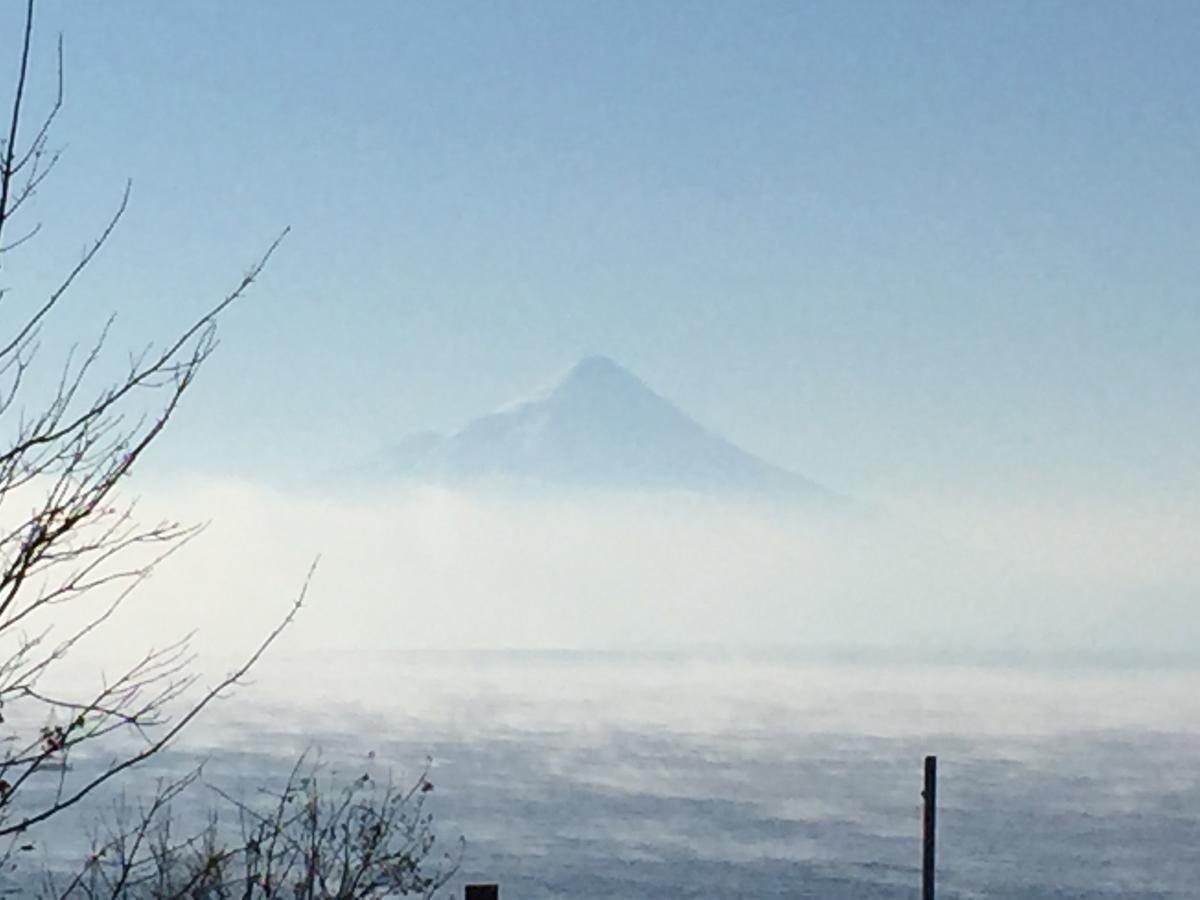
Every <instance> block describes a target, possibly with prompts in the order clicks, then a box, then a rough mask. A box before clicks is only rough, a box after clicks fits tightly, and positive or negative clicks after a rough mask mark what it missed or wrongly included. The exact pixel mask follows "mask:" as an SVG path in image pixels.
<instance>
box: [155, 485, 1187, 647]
mask: <svg viewBox="0 0 1200 900" xmlns="http://www.w3.org/2000/svg"><path fill="white" fill-rule="evenodd" d="M144 493H145V497H144V500H143V502H142V511H143V513H144V514H146V515H147V516H151V517H153V516H156V515H158V514H160V513H161V514H164V515H166V514H169V515H172V516H175V517H182V518H183V519H184V520H189V519H192V520H211V525H210V527H209V528H208V530H207V531H206V532H205V533H204V534H202V535H201V536H200V537H199V538H198V539H197V540H196V541H195V542H194V543H193V544H192V545H191V546H190V547H188V548H186V549H185V550H184V552H183V553H182V554H180V555H178V556H177V557H176V558H174V559H172V560H170V561H169V562H168V563H167V564H166V565H165V566H164V567H163V568H162V570H161V571H160V572H159V573H158V574H156V576H155V577H154V579H153V580H152V581H151V582H150V583H149V584H148V585H147V586H146V587H145V589H144V590H143V591H142V592H141V593H140V594H139V596H138V597H137V598H136V600H135V601H134V606H135V607H136V610H137V611H136V613H135V615H136V616H137V621H138V622H139V627H138V629H137V630H138V632H139V633H142V634H145V633H157V632H158V631H160V630H164V629H165V630H170V629H171V628H174V629H175V630H180V629H186V628H190V627H192V626H198V627H199V628H200V629H201V633H202V640H203V641H205V642H206V643H207V642H209V641H211V642H213V643H214V645H217V646H220V647H224V648H235V647H237V646H244V645H245V644H247V643H248V642H249V640H250V639H251V638H252V637H253V636H254V635H259V634H261V633H262V632H263V631H264V629H266V628H268V627H269V626H270V624H271V623H272V622H273V621H275V620H277V619H278V617H279V616H280V615H281V614H282V613H283V612H284V611H285V609H286V606H287V604H288V603H289V601H290V599H291V598H292V597H293V596H294V595H295V594H296V592H297V591H298V590H299V588H300V585H301V583H302V581H303V578H304V574H305V572H306V570H307V568H308V566H309V564H310V563H311V561H312V559H313V558H314V557H316V556H317V555H318V554H319V555H320V556H321V563H320V567H319V570H318V573H317V576H316V578H315V581H314V584H313V587H312V591H311V594H310V601H309V605H308V608H307V609H306V610H305V611H304V613H303V615H302V616H301V619H300V621H299V623H298V624H297V625H296V627H295V628H294V629H293V631H292V632H291V633H290V634H289V635H288V638H287V641H288V645H289V646H290V647H292V648H293V649H298V648H313V649H316V648H319V647H338V648H358V647H362V648H379V649H385V648H389V647H433V648H441V647H453V648H463V647H505V648H511V647H535V648H604V649H611V648H661V647H678V646H696V645H705V646H714V645H715V646H722V647H729V648H740V649H745V648H748V647H751V648H752V647H767V646H769V647H775V648H781V649H785V648H831V647H838V648H887V649H893V650H899V651H903V652H914V653H924V652H930V653H947V652H949V653H961V654H970V653H973V652H976V651H979V652H1000V653H1008V652H1016V651H1035V652H1047V651H1065V652H1070V653H1079V652H1085V653H1086V652H1101V653H1122V652H1132V653H1151V654H1153V653H1159V652H1169V653H1186V652H1188V651H1190V650H1191V648H1192V647H1194V646H1198V645H1200V644H1197V638H1200V611H1198V608H1200V589H1198V586H1200V563H1198V562H1197V558H1196V555H1195V554H1194V552H1193V551H1192V549H1191V547H1190V546H1189V545H1188V542H1187V541H1186V540H1184V536H1186V535H1187V534H1194V533H1195V529H1189V528H1187V527H1186V526H1187V523H1188V522H1189V521H1190V522H1193V523H1195V522H1196V521H1197V519H1198V518H1200V517H1196V516H1194V515H1192V516H1191V517H1190V518H1189V515H1188V513H1187V511H1181V510H1175V511H1168V512H1164V511H1161V510H1144V511H1142V512H1141V513H1140V514H1139V515H1130V512H1129V511H1128V510H1125V509H1115V508H1113V509H1104V508H1091V509H1076V510H1067V511H1064V510H1062V509H1035V508H1025V509H1018V508H999V507H996V506H991V507H989V506H986V505H978V506H974V507H971V506H964V505H958V506H955V507H950V506H942V507H937V508H933V507H930V506H928V505H926V506H925V507H919V506H917V505H916V504H913V505H910V506H909V507H908V508H907V509H906V508H905V507H904V506H903V505H899V506H897V507H896V508H895V511H894V512H891V513H888V514H886V515H882V514H867V513H856V514H853V515H837V516H831V515H827V514H820V515H806V514H801V513H794V512H785V511H781V510H779V509H769V508H764V507H760V506H753V505H746V504H739V503H734V502H725V501H716V500H709V499H699V498H696V497H687V496H680V495H669V494H668V495H639V494H624V495H614V494H590V495H589V494H574V495H571V496H557V497H555V496H542V497H537V498H531V497H522V498H517V497H513V496H511V495H500V494H486V495H483V494H479V495H472V494H466V493H460V492H452V491H445V490H434V489H402V488H390V489H385V490H382V491H380V492H377V493H373V494H370V495H366V494H362V493H359V494H357V495H350V494H346V495H341V496H332V495H327V496H319V495H315V494H313V495H308V496H303V495H296V494H290V495H285V494H283V493H279V492H275V491H271V490H267V489H264V488H260V487H256V486H252V485H248V484H243V483H235V482H219V483H217V482H210V483H194V484H192V485H190V486H187V487H178V488H174V489H170V490H163V489H156V490H154V491H147V492H144ZM909 514H911V515H909ZM913 521H920V522H921V523H922V526H921V527H920V528H918V527H915V526H913V525H912V524H911V522H913Z"/></svg>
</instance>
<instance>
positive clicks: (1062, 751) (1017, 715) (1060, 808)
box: [55, 652, 1200, 900]
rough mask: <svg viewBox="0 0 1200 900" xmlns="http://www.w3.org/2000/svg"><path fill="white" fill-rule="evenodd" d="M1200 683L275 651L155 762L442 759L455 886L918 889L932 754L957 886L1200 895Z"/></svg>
mask: <svg viewBox="0 0 1200 900" xmlns="http://www.w3.org/2000/svg"><path fill="white" fill-rule="evenodd" d="M1196 686H1197V673H1196V672H1195V671H1192V670H1188V669H1176V670H1168V671H1147V670H1138V669H1126V670H1115V671H1101V670H1097V669H1091V670H1087V669H1075V670H1070V671H1066V670H1052V669H1047V668H1026V669H1011V668H1003V667H996V666H992V667H970V666H936V667H930V666H920V665H915V664H892V665H883V664H879V663H867V662H861V661H860V662H852V663H851V662H846V663H839V662H834V661H828V660H826V661H814V660H805V659H802V658H788V657H784V656H779V655H770V656H764V657H761V658H754V657H753V656H745V655H743V656H737V657H731V656H716V655H711V654H710V655H707V656H705V655H682V654H680V655H671V654H657V655H656V654H643V655H638V654H622V655H611V654H585V653H558V654H550V653H498V652H495V653H482V654H468V653H406V652H397V653H395V654H382V653H380V654H368V655H349V654H347V655H344V656H335V657H332V658H325V659H320V660H313V659H298V658H286V657H278V658H274V659H269V660H268V661H266V662H264V664H263V667H262V668H261V670H260V672H259V674H258V677H257V680H256V682H255V683H254V684H253V685H251V686H250V687H247V688H245V689H244V690H243V691H242V693H241V694H240V696H239V697H238V698H236V699H235V700H231V701H228V702H223V703H221V704H220V705H219V706H218V708H217V709H216V710H215V711H214V713H213V714H212V715H211V716H209V717H208V718H207V720H206V721H205V722H204V723H203V725H202V726H201V727H198V728H196V729H194V730H193V731H192V732H191V734H190V736H189V738H188V739H187V740H186V741H185V742H184V743H183V744H181V745H180V746H179V748H178V749H177V750H176V751H174V752H173V753H172V754H170V755H167V756H163V757H161V758H159V759H158V760H157V761H156V762H155V764H154V765H153V766H152V767H150V768H149V769H147V771H146V772H145V773H144V775H143V778H149V777H150V776H152V775H161V774H168V773H170V772H172V771H183V769H184V768H185V767H186V766H187V765H189V764H191V763H193V762H194V761H195V760H196V759H198V758H201V757H207V758H208V760H209V761H208V763H207V765H206V770H205V771H206V777H207V778H208V779H209V780H210V781H212V782H214V783H217V784H221V785H223V786H226V787H229V788H231V789H233V790H239V789H244V788H246V786H247V785H252V784H253V783H254V782H255V781H261V780H264V779H267V778H269V777H270V776H269V773H279V772H280V771H282V770H283V769H284V768H286V767H287V766H288V765H289V764H290V762H291V760H292V759H293V758H294V756H295V754H297V753H299V752H300V751H302V750H303V749H304V748H305V747H306V746H308V745H315V746H317V747H319V749H320V752H321V755H322V758H323V759H325V760H326V761H328V763H329V764H330V765H331V766H332V767H342V768H343V769H345V770H346V771H352V770H354V769H355V767H356V766H361V765H364V764H366V760H367V757H368V754H370V753H374V757H375V763H374V765H376V766H378V765H381V764H387V765H390V766H391V767H393V768H394V770H395V771H396V773H397V774H398V775H399V776H400V777H406V776H411V775H415V774H416V773H417V772H418V771H419V770H420V768H421V766H422V765H423V763H424V760H425V759H426V757H428V758H431V759H432V760H433V766H434V768H433V772H432V779H433V781H434V783H435V784H436V789H435V791H434V793H433V794H432V795H431V807H430V808H431V810H432V811H433V812H434V814H435V816H436V820H437V823H438V831H439V837H440V839H441V840H443V841H445V842H446V843H447V844H451V843H452V842H453V839H454V838H455V837H457V836H458V835H462V836H464V837H465V839H466V854H465V857H464V860H463V865H462V869H461V871H460V873H459V875H458V877H456V878H455V880H454V882H453V883H452V885H451V886H450V888H448V889H447V891H446V893H445V896H448V897H455V896H458V897H461V896H462V887H461V886H462V884H463V883H464V882H466V881H471V880H481V881H497V882H499V883H500V885H501V896H502V897H505V898H509V900H523V898H528V900H534V898H551V897H579V898H613V900H617V898H621V900H638V898H671V897H679V898H684V897H695V898H701V897H705V898H709V897H757V898H774V897H779V898H782V897H789V898H797V897H812V898H824V900H833V898H868V897H889V898H890V897H895V898H902V897H903V898H912V897H915V896H916V894H917V885H918V883H919V860H920V791H921V777H922V759H923V757H924V756H925V755H926V754H929V753H934V754H937V755H938V756H939V759H940V775H941V777H940V782H939V801H940V803H939V896H940V897H944V898H976V897H997V898H1001V897H1003V898H1039V900H1040V898H1067V897H1071V898H1084V897H1087V898H1117V897H1121V898H1184V897H1188V898H1194V897H1196V896H1200V691H1197V690H1196ZM212 799H213V798H212V796H211V795H204V796H203V798H202V800H194V801H193V802H195V803H200V802H209V801H211V800H212ZM58 833H59V834H60V835H62V836H61V837H60V838H59V839H57V840H56V842H55V843H56V847H57V848H58V849H59V850H60V851H61V852H60V853H58V854H57V855H58V856H63V855H67V854H69V853H74V852H77V851H76V850H75V849H74V846H75V845H74V842H73V840H72V839H71V838H70V837H69V836H67V835H65V834H64V833H62V832H61V831H60V832H58Z"/></svg>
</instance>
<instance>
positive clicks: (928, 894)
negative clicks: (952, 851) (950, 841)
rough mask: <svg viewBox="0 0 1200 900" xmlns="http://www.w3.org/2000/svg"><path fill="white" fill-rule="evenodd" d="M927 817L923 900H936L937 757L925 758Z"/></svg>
mask: <svg viewBox="0 0 1200 900" xmlns="http://www.w3.org/2000/svg"><path fill="white" fill-rule="evenodd" d="M921 796H922V797H924V798H925V815H924V818H923V820H922V826H923V827H922V832H923V835H922V837H923V841H924V847H923V853H922V854H921V900H934V897H933V882H934V867H935V861H936V854H935V850H936V844H935V841H936V837H937V757H936V756H927V757H925V790H924V791H922V792H921Z"/></svg>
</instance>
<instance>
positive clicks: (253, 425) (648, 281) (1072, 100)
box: [0, 0, 1200, 498]
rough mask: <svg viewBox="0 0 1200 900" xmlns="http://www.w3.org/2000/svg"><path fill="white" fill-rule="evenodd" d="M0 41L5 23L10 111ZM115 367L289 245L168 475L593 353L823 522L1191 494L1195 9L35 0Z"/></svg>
mask: <svg viewBox="0 0 1200 900" xmlns="http://www.w3.org/2000/svg"><path fill="white" fill-rule="evenodd" d="M18 6H19V4H17V3H16V2H14V0H5V2H4V4H3V6H2V7H0V9H2V10H3V14H4V20H3V22H4V24H3V25H2V26H0V36H2V38H3V41H4V43H3V50H2V52H3V56H2V57H0V58H2V59H3V62H4V69H3V74H4V76H5V82H4V83H5V84H7V83H9V78H8V76H9V75H10V74H11V70H12V68H13V55H12V52H11V51H12V49H13V39H14V37H15V30H16V29H15V27H14V25H15V23H16V21H17V19H16V16H17V12H18ZM38 24H39V32H38V34H39V38H38V41H39V43H38V46H39V48H40V49H41V51H42V52H41V55H40V56H39V58H38V60H37V65H36V73H35V74H36V76H37V78H38V79H39V81H38V83H39V86H40V96H42V97H44V95H45V91H46V89H47V88H48V87H49V84H50V82H51V81H52V68H53V66H52V54H51V53H50V52H48V51H49V48H50V47H51V45H52V42H53V40H54V38H55V36H56V34H57V32H58V31H60V30H61V31H63V32H64V33H65V45H66V76H67V107H66V109H65V111H64V113H63V116H62V118H61V121H60V123H59V125H58V129H57V137H58V142H59V143H60V144H62V145H63V146H64V147H65V149H66V156H65V158H64V160H63V163H62V167H61V171H60V172H59V173H58V174H57V175H56V177H55V178H54V179H53V180H52V181H51V182H49V183H47V186H46V188H45V190H44V191H43V192H42V195H41V198H40V205H39V207H38V208H37V210H36V216H37V218H39V219H42V220H44V221H45V225H46V227H45V230H44V232H43V234H42V235H41V236H39V239H38V240H37V241H36V242H34V243H31V244H30V245H28V247H27V248H26V249H25V250H23V251H21V253H20V255H19V256H18V255H16V254H14V255H12V256H11V258H10V261H9V263H8V268H7V270H6V273H5V278H6V279H7V283H9V284H11V285H14V286H15V287H17V288H28V287H30V286H34V285H37V286H43V285H45V284H46V281H47V279H48V278H49V276H50V274H51V273H52V272H54V271H57V270H58V269H59V268H61V267H62V266H63V265H65V264H67V263H68V262H71V261H73V260H74V258H75V257H76V256H77V254H78V253H79V250H80V248H81V247H82V246H83V244H84V243H85V241H86V240H87V239H88V237H89V236H90V235H92V234H93V233H94V232H95V231H96V229H97V227H98V226H99V225H100V224H101V222H102V220H103V218H104V216H105V215H106V213H107V211H108V210H110V209H111V208H112V207H113V205H114V204H115V202H116V200H117V198H118V196H119V193H120V190H121V186H122V184H123V181H124V179H125V178H126V177H131V178H132V179H133V181H134V199H133V205H132V207H131V210H130V212H129V215H128V217H127V219H126V221H125V222H124V224H123V225H122V227H121V229H120V231H119V232H118V234H117V236H116V238H115V239H114V240H113V242H112V245H111V247H110V248H109V249H108V251H107V252H106V253H105V255H104V256H103V258H102V259H101V261H100V262H99V263H98V264H97V265H96V266H95V268H94V270H93V271H92V272H91V273H90V276H89V277H88V279H87V280H86V282H84V284H83V285H82V288H81V290H79V291H77V292H76V293H75V294H74V295H73V297H72V301H71V302H72V304H73V305H72V306H71V313H70V317H69V318H65V319H64V320H61V321H60V326H61V327H63V328H64V329H65V331H66V332H71V333H76V332H78V335H86V334H87V333H88V329H89V328H90V327H91V325H92V324H93V323H94V322H96V321H97V319H98V317H99V316H100V315H101V314H102V313H105V312H107V311H108V310H109V309H110V308H117V309H119V310H120V312H121V314H122V320H121V330H119V331H118V344H119V345H121V346H124V345H130V346H133V345H136V344H137V343H139V342H140V341H141V340H142V339H144V338H147V337H151V336H155V335H157V336H162V335H163V334H165V332H166V331H167V330H168V329H169V328H170V327H171V326H172V325H173V324H178V323H180V322H182V321H183V320H184V318H185V317H186V316H187V315H188V314H189V313H192V312H195V311H197V310H199V309H200V308H201V305H202V304H204V303H205V302H207V301H209V300H211V299H213V298H215V297H217V296H218V295H219V294H220V293H221V292H222V291H223V290H224V289H225V288H226V287H227V286H228V285H230V284H231V283H232V282H233V281H234V280H236V278H237V277H238V276H239V275H240V274H241V272H242V271H243V270H244V269H245V267H246V266H247V264H248V263H249V262H250V261H251V260H252V258H253V257H254V256H255V255H256V253H257V251H259V250H260V249H261V248H263V247H265V246H266V244H267V243H268V242H269V240H270V239H271V238H272V236H273V235H274V234H275V233H276V232H277V231H279V230H280V229H281V228H282V227H283V226H285V225H291V226H292V228H293V233H292V235H291V237H289V239H288V240H287V242H286V245H285V246H284V248H283V250H282V251H281V252H280V253H279V255H278V257H277V259H276V260H275V262H274V263H273V264H272V266H271V268H270V270H269V273H268V275H267V276H266V277H265V278H264V279H263V281H262V284H261V286H260V287H259V288H257V289H256V290H255V291H254V295H253V298H252V299H253V302H252V303H248V304H246V305H245V306H243V307H242V308H240V309H238V310H237V311H235V312H234V313H233V314H232V315H231V316H230V317H229V319H228V321H227V322H226V327H225V329H224V332H223V335H224V337H223V346H222V350H221V353H220V355H219V357H218V358H217V359H215V360H214V362H213V364H212V366H211V367H210V369H209V371H208V372H207V374H206V377H205V381H204V382H203V384H202V385H201V387H200V388H199V389H198V390H197V392H196V393H195V395H194V396H193V398H192V400H191V401H190V403H189V406H188V407H187V408H186V410H185V415H184V416H183V417H182V418H181V419H180V421H179V425H178V427H177V428H176V430H175V432H174V433H173V434H172V435H171V437H170V438H169V439H168V441H166V442H164V449H165V448H167V447H169V448H170V452H169V453H167V454H165V455H164V454H163V453H160V455H159V457H158V461H157V464H158V465H167V466H172V465H175V464H178V465H180V466H181V467H183V468H185V469H201V470H204V471H208V472H217V473H230V472H231V473H236V474H240V475H245V476H248V477H254V478H258V477H264V476H267V475H269V474H271V473H272V471H273V470H275V469H277V468H278V469H279V470H282V471H291V472H302V471H309V470H319V469H321V468H323V467H325V466H327V465H330V464H335V463H338V462H344V461H348V460H351V459H355V458H358V457H360V456H363V455H369V454H370V453H371V452H373V451H375V450H376V449H377V448H378V447H379V446H382V445H383V444H385V443H387V442H388V441H391V440H393V439H395V438H397V437H398V436H400V435H402V434H404V433H406V432H408V431H410V430H414V429H420V428H427V427H433V428H448V427H452V426H454V425H457V424H459V423H461V422H462V421H464V420H465V419H467V418H469V417H471V416H473V415H475V414H477V413H479V412H482V411H485V410H487V409H489V408H491V407H493V406H495V405H497V404H499V403H501V402H504V401H506V400H508V399H510V398H511V397H512V396H513V395H515V394H519V393H521V392H522V391H524V390H526V389H528V388H529V387H531V386H534V385H536V384H538V383H539V382H541V381H543V380H545V379H546V378H547V377H549V376H552V375H553V374H554V373H555V372H556V371H558V370H560V369H562V368H565V367H566V366H567V365H569V364H570V363H571V362H572V361H573V360H574V359H575V358H576V357H578V356H580V355H581V354H583V353H586V352H604V353H607V354H609V355H612V356H614V357H615V358H617V359H619V360H620V361H622V362H624V363H625V364H626V365H628V366H629V367H630V368H632V369H633V370H634V371H636V372H638V373H639V374H640V375H642V377H643V378H645V379H646V380H647V381H648V382H649V383H650V384H651V385H653V386H655V387H656V388H657V389H659V390H660V391H661V392H662V393H664V394H665V395H667V396H669V397H671V398H672V399H674V400H675V401H676V402H678V403H679V404H680V405H681V406H682V407H684V408H685V409H687V410H688V411H690V412H692V413H693V414H694V415H696V416H697V417H698V418H699V419H701V420H702V421H704V422H705V423H706V424H709V425H711V426H713V427H714V428H716V429H717V430H719V431H721V432H723V433H724V434H726V435H727V436H729V437H730V438H731V439H733V440H735V441H737V442H739V443H741V444H742V445H744V446H745V447H747V448H749V449H751V450H753V451H755V452H758V453H760V454H762V455H764V456H766V457H768V458H769V459H771V460H772V461H775V462H778V463H780V464H783V465H786V466H789V467H791V468H794V469H796V470H798V471H801V472H803V473H805V474H807V475H809V476H811V477H813V478H816V479H818V480H820V481H823V482H825V483H826V484H829V485H832V486H834V487H836V488H838V489H841V490H844V491H847V492H856V493H859V494H862V495H866V496H888V495H891V494H909V495H912V494H950V495H954V494H956V493H962V494H964V495H965V494H980V493H982V494H1001V495H1011V496H1018V497H1020V496H1033V495H1037V494H1039V493H1044V492H1050V493H1051V494H1054V495H1059V494H1061V495H1064V496H1105V497H1118V498H1122V497H1144V496H1156V497H1161V496H1171V495H1176V496H1178V495H1190V496H1193V497H1194V496H1195V494H1196V485H1197V481H1198V476H1200V455H1198V454H1197V452H1196V447H1197V446H1198V445H1200V353H1197V351H1196V348H1197V347H1198V346H1200V303H1197V296H1196V292H1197V288H1196V285H1197V283H1198V278H1197V276H1198V274H1200V252H1198V251H1197V246H1198V238H1200V177H1197V176H1198V175H1200V171H1198V169H1200V66H1198V65H1197V64H1196V60H1197V59H1200V7H1197V6H1196V5H1195V4H1190V3H1183V2H1179V3H1167V2H1159V3H1140V4H1130V3H1098V2H1096V3H1087V4H1069V3H1049V2H1046V3H1035V4H1025V3H1017V2H1011V3H1003V4H1001V3H994V4H983V3H975V4H951V3H928V4H927V3H896V4H884V3H853V4H851V3H841V2H837V3H833V2H831V3H804V4H801V3H701V2H688V3H667V2H646V0H639V2H616V0H612V2H604V3H588V4H584V3H551V2H545V3H516V2H513V3H503V4H495V3H426V4H418V3H401V2H382V0H380V2H368V0H359V2H354V3H329V2H299V0H290V2H269V3H268V2H255V3H246V2H205V3H192V4H184V3H153V4H152V3H145V2H105V3H82V2H55V0H44V2H42V3H41V4H40V10H39V22H38Z"/></svg>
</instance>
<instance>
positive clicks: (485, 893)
mask: <svg viewBox="0 0 1200 900" xmlns="http://www.w3.org/2000/svg"><path fill="white" fill-rule="evenodd" d="M463 900H500V885H498V884H468V885H467V889H466V894H465V895H464V898H463Z"/></svg>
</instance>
